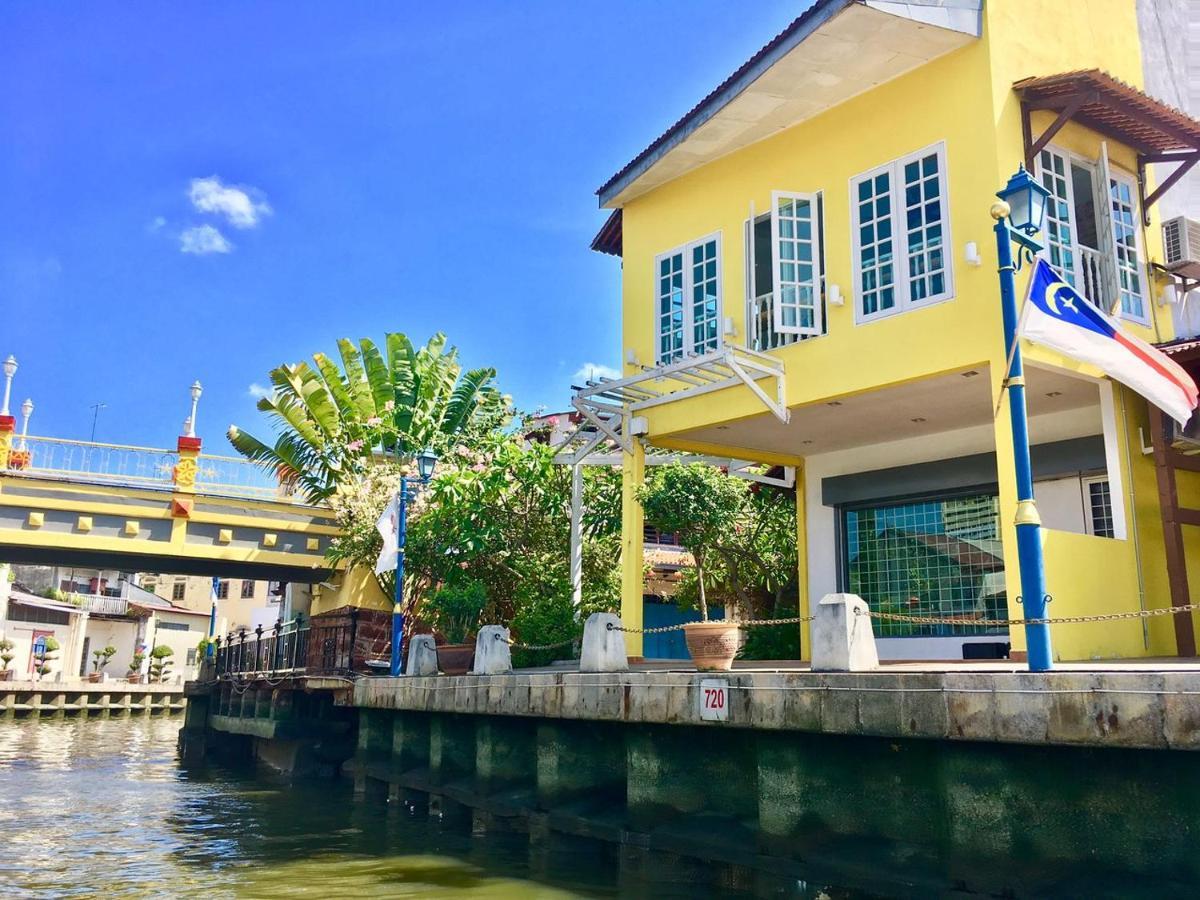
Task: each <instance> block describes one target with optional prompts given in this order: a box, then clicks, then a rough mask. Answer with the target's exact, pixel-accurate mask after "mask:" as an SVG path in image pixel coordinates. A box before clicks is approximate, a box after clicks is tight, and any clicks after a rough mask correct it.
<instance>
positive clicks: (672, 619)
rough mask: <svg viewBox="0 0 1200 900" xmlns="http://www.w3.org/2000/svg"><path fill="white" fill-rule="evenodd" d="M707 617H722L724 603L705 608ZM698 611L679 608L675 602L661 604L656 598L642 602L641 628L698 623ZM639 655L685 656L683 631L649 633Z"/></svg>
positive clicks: (643, 640)
mask: <svg viewBox="0 0 1200 900" xmlns="http://www.w3.org/2000/svg"><path fill="white" fill-rule="evenodd" d="M708 617H709V618H710V619H724V618H725V608H724V607H723V606H710V607H709V608H708ZM699 621H700V610H698V609H680V608H679V607H678V606H676V605H675V604H674V603H660V602H658V601H656V600H643V601H642V627H643V628H662V627H663V626H665V625H682V624H684V623H685V622H699ZM642 656H643V657H645V658H646V659H688V652H687V644H686V643H685V642H684V640H683V632H682V631H668V632H665V633H663V634H648V635H646V636H645V637H644V638H643V639H642Z"/></svg>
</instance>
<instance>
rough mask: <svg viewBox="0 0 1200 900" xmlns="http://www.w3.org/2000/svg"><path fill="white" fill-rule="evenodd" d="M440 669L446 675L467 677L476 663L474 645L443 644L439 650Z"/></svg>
mask: <svg viewBox="0 0 1200 900" xmlns="http://www.w3.org/2000/svg"><path fill="white" fill-rule="evenodd" d="M437 659H438V668H439V669H440V670H441V671H442V674H444V675H466V674H467V673H468V672H470V671H471V666H472V664H473V663H474V662H475V645H474V644H442V645H440V646H439V647H438V648H437Z"/></svg>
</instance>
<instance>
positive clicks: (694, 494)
mask: <svg viewBox="0 0 1200 900" xmlns="http://www.w3.org/2000/svg"><path fill="white" fill-rule="evenodd" d="M638 500H639V501H640V502H641V504H642V509H643V510H644V511H645V515H646V520H647V521H648V522H651V523H652V524H654V525H655V526H657V527H658V528H660V529H662V530H663V531H665V532H673V533H674V534H675V535H677V536H678V539H679V543H680V544H681V545H682V546H683V547H684V549H686V550H687V551H688V552H689V553H691V555H692V560H693V562H694V563H695V576H696V588H697V591H698V594H699V596H698V601H699V606H700V621H699V622H689V623H688V624H686V625H684V626H683V634H684V639H685V641H686V642H687V648H688V653H689V654H691V657H692V662H693V663H695V665H696V668H697V669H700V670H707V671H727V670H729V669H731V668H732V667H733V658H734V657H735V656H736V655H737V651H738V646H739V644H740V634H739V632H738V625H737V623H736V622H732V621H728V620H725V621H710V620H709V618H708V598H707V595H706V593H705V587H706V582H705V579H706V576H707V575H708V572H707V569H706V563H707V562H708V561H709V558H710V554H712V553H714V552H715V551H717V548H718V547H719V546H720V545H721V541H722V540H723V539H724V538H725V537H726V536H727V535H728V534H730V533H732V532H734V531H735V530H736V529H737V528H738V527H739V522H740V520H741V518H742V516H743V513H744V511H745V507H746V502H747V491H746V485H745V482H741V481H738V480H737V479H734V478H730V477H729V476H728V475H727V474H725V473H723V472H721V471H720V470H718V469H715V468H713V467H712V466H706V465H703V464H701V463H691V464H688V465H681V464H673V465H669V466H661V467H659V468H658V469H657V470H656V471H655V472H654V475H653V476H652V477H651V478H650V479H648V480H647V481H646V483H645V484H643V485H642V486H641V487H640V488H639V489H638Z"/></svg>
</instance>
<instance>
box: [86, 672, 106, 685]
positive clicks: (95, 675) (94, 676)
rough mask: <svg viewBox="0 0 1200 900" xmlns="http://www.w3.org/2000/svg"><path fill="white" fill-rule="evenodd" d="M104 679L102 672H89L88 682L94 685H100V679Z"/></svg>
mask: <svg viewBox="0 0 1200 900" xmlns="http://www.w3.org/2000/svg"><path fill="white" fill-rule="evenodd" d="M103 677H104V674H103V673H102V672H88V677H87V680H88V681H90V682H91V683H92V684H99V683H100V679H101V678H103Z"/></svg>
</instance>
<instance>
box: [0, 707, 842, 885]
mask: <svg viewBox="0 0 1200 900" xmlns="http://www.w3.org/2000/svg"><path fill="white" fill-rule="evenodd" d="M180 724H181V719H178V718H176V719H159V718H132V719H130V718H127V719H109V720H98V719H92V720H64V721H54V722H48V721H42V722H38V721H12V720H10V721H6V722H3V723H0V847H2V848H3V851H2V852H0V896H3V897H4V898H6V900H7V898H10V897H38V898H51V897H85V896H97V895H100V896H112V897H144V896H186V895H188V894H190V893H192V891H193V890H197V891H202V892H203V896H205V897H206V898H207V897H250V898H254V897H264V898H265V897H319V898H332V897H421V898H440V897H469V898H560V897H605V896H618V895H638V896H646V897H650V896H653V897H656V898H657V897H693V896H717V895H718V894H716V893H714V892H712V891H710V890H708V889H707V888H706V889H705V890H704V891H703V892H702V893H698V892H697V890H696V885H695V883H694V881H692V880H690V879H689V877H688V876H687V875H686V874H684V873H682V872H672V871H671V870H670V869H663V870H662V871H660V872H656V873H653V874H651V875H650V876H649V880H648V881H646V882H644V883H642V884H641V885H639V886H638V887H636V888H631V886H630V885H629V884H622V883H621V882H620V880H619V878H618V874H617V850H616V848H615V847H612V846H610V845H607V844H594V843H587V844H586V845H583V844H581V843H577V844H572V843H569V842H565V843H554V842H552V843H551V844H550V845H549V846H546V847H542V846H539V847H538V849H537V850H536V851H531V849H530V844H529V840H528V838H527V837H526V836H525V835H521V834H505V833H503V832H501V833H496V832H488V833H486V834H484V833H482V832H475V833H473V832H472V829H471V827H470V825H469V823H468V824H467V825H466V826H465V827H463V826H460V827H455V828H450V827H443V826H441V825H439V823H438V822H437V821H436V820H431V819H427V818H424V817H419V816H413V815H410V814H409V813H408V812H406V810H405V807H404V806H403V805H402V804H391V805H386V806H385V805H382V804H379V803H363V802H355V801H354V799H353V796H352V791H351V789H350V787H349V786H348V785H347V784H346V783H345V782H333V783H329V782H322V783H317V784H310V785H307V786H304V785H300V786H291V785H282V784H280V785H278V786H276V785H275V784H273V783H272V782H270V781H269V780H265V779H264V778H263V777H262V776H261V774H260V773H255V772H254V771H251V770H247V771H230V770H228V769H220V768H204V769H199V770H197V769H191V768H189V769H183V768H181V767H180V765H179V762H178V759H177V757H176V750H175V739H176V735H177V733H178V730H179V727H180ZM749 887H750V886H741V885H739V886H737V888H736V889H735V888H732V887H731V888H730V889H729V890H722V891H721V892H720V894H719V895H720V896H728V897H743V896H754V892H753V891H752V890H750V889H749ZM825 890H826V891H827V890H828V888H826V889H825ZM783 895H784V896H795V897H820V896H829V894H822V893H821V892H820V891H819V890H818V889H816V888H812V887H810V886H807V885H803V884H799V885H794V890H787V891H785V893H784V894H783ZM834 896H837V897H839V898H840V897H844V896H847V895H846V894H843V893H836V894H834Z"/></svg>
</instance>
